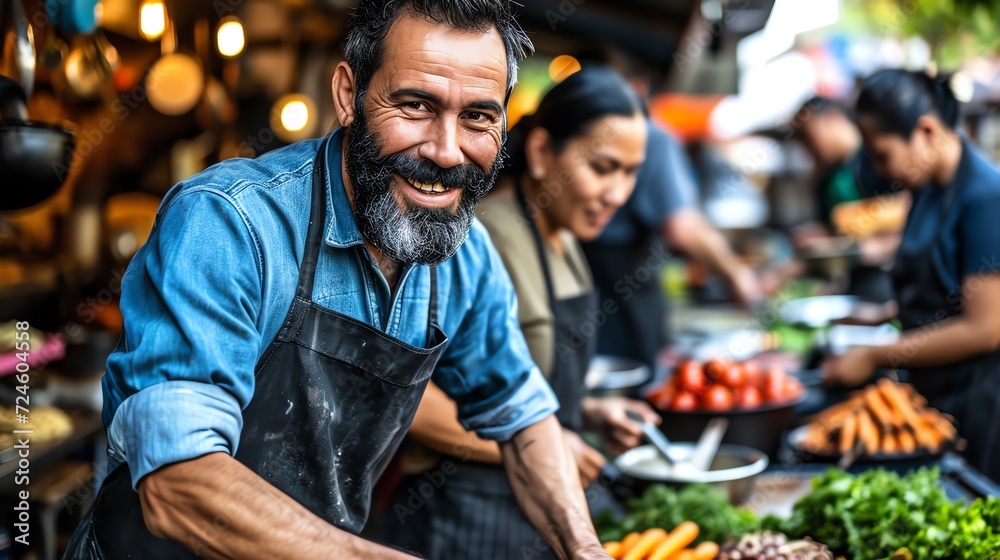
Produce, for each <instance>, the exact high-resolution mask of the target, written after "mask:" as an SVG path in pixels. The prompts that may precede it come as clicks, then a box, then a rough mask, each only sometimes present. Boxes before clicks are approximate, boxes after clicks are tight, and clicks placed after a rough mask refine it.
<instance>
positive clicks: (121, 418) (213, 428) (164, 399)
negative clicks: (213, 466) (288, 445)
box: [108, 381, 243, 488]
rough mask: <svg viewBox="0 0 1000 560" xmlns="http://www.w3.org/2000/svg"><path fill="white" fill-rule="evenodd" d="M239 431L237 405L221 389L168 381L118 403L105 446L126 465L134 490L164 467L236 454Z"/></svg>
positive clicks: (188, 382) (239, 418)
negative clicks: (187, 461) (205, 456)
mask: <svg viewBox="0 0 1000 560" xmlns="http://www.w3.org/2000/svg"><path fill="white" fill-rule="evenodd" d="M165 419H169V421H164V420H165ZM242 428H243V415H242V414H241V412H240V405H239V403H238V402H237V401H236V398H235V397H233V395H232V394H230V393H229V392H228V391H226V390H225V389H222V388H221V387H218V386H216V385H210V384H207V383H199V382H193V381H167V382H165V383H158V384H156V385H153V386H151V387H147V388H145V389H143V390H141V391H139V392H138V393H136V394H134V395H132V396H131V397H129V398H127V399H125V401H124V402H122V404H121V406H119V407H118V411H117V412H116V413H115V419H114V421H112V423H111V426H110V427H109V428H108V447H109V453H110V454H111V456H112V458H113V459H118V460H121V461H125V462H127V463H128V466H129V474H131V475H132V487H133V488H136V487H138V485H139V481H140V480H142V477H144V476H146V475H147V474H149V473H151V472H153V471H155V470H156V469H158V468H160V467H162V466H164V465H169V464H170V463H176V462H178V461H184V460H187V459H192V458H195V457H200V456H202V455H206V454H208V453H216V452H222V453H230V454H231V453H234V452H235V451H236V446H237V444H238V443H239V441H240V430H241V429H242Z"/></svg>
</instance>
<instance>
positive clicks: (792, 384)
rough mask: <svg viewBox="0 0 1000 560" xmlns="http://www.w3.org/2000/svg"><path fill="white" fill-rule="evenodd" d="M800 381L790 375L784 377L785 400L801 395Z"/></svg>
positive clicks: (791, 399)
mask: <svg viewBox="0 0 1000 560" xmlns="http://www.w3.org/2000/svg"><path fill="white" fill-rule="evenodd" d="M802 391H803V389H802V383H800V382H799V380H798V379H795V378H794V377H792V376H788V377H786V378H785V400H789V401H794V400H795V399H797V398H799V397H801V396H802Z"/></svg>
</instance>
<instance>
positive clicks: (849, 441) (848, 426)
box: [840, 414, 858, 453]
mask: <svg viewBox="0 0 1000 560" xmlns="http://www.w3.org/2000/svg"><path fill="white" fill-rule="evenodd" d="M857 437H858V415H857V414H852V415H850V416H848V417H847V419H846V420H844V425H843V426H841V428H840V452H841V453H847V452H849V451H850V450H851V449H854V440H856V439H857Z"/></svg>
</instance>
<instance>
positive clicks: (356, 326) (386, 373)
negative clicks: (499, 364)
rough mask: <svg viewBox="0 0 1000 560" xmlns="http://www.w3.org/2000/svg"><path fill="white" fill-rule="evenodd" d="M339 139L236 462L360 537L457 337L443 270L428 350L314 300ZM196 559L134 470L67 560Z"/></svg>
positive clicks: (319, 176)
mask: <svg viewBox="0 0 1000 560" xmlns="http://www.w3.org/2000/svg"><path fill="white" fill-rule="evenodd" d="M328 142H329V141H326V142H324V143H323V144H322V147H321V148H320V151H319V155H318V156H317V157H316V163H315V169H314V172H313V193H312V209H311V211H310V212H311V213H310V217H309V229H308V234H307V238H306V243H305V249H304V251H303V258H302V264H301V266H300V268H299V279H298V284H297V287H296V291H295V298H294V299H293V300H292V304H291V307H290V309H289V311H288V315H287V316H286V318H285V322H284V324H283V325H282V327H281V329H280V330H279V332H278V334H277V336H276V337H275V338H274V340H273V341H272V342H271V344H270V346H269V347H268V348H267V350H266V351H265V352H264V354H263V355H262V356H261V358H260V360H259V361H258V362H257V366H256V372H255V375H254V378H255V388H254V395H253V399H252V400H251V402H250V404H249V405H248V406H247V408H246V409H245V410H244V411H243V419H244V424H243V430H242V432H241V434H240V444H239V448H238V450H237V453H236V455H235V458H236V459H237V460H238V461H240V462H241V463H243V464H244V465H246V466H247V467H249V468H250V469H252V470H253V471H254V472H255V473H257V474H258V475H260V476H261V477H262V478H263V479H264V480H266V481H267V482H268V483H270V484H271V485H273V486H275V487H276V488H278V489H279V490H281V491H282V492H284V493H285V494H287V495H288V496H290V497H291V498H292V499H294V500H295V501H297V502H299V503H300V504H302V505H303V506H305V507H306V508H307V509H309V511H311V512H313V513H314V514H316V515H318V516H319V517H321V518H323V519H324V520H326V521H327V522H329V523H331V524H332V525H335V526H336V527H339V528H341V529H343V530H345V531H348V532H351V533H355V534H356V533H359V532H360V531H361V529H362V528H363V527H364V524H365V522H366V520H367V518H368V511H369V506H370V499H371V490H372V485H373V483H374V482H375V480H377V479H378V477H379V475H380V474H381V472H382V470H383V469H384V468H385V466H386V464H387V463H388V461H389V459H390V458H391V457H392V454H393V453H394V452H395V450H396V448H397V447H398V445H399V442H400V441H401V440H402V438H403V436H404V435H405V433H406V429H407V428H408V427H409V425H410V423H411V421H412V420H413V415H414V413H415V412H416V409H417V405H418V404H419V403H420V398H421V397H422V396H423V393H424V388H425V387H426V386H427V382H428V380H429V379H430V377H431V373H432V372H433V370H434V366H435V364H436V363H437V361H438V358H439V357H440V356H441V353H442V350H443V349H444V347H445V344H446V342H447V337H446V336H445V335H444V333H443V332H442V331H441V329H440V328H439V327H438V325H437V321H436V310H437V289H436V288H437V286H436V278H437V274H436V269H435V268H433V267H432V268H431V269H430V280H431V294H430V309H429V311H428V342H427V346H428V348H416V347H413V346H410V345H408V344H405V343H403V342H402V341H399V340H396V339H394V338H391V337H389V336H387V335H386V334H384V333H382V332H380V331H379V330H377V329H375V328H372V327H371V326H369V325H366V324H364V323H361V322H359V321H357V320H355V319H353V318H351V317H348V316H346V315H342V314H340V313H337V312H335V311H331V310H329V309H326V308H323V307H320V306H319V305H317V304H315V303H313V301H312V291H313V279H314V277H315V273H316V262H317V260H318V258H319V252H320V249H321V247H322V244H323V226H324V224H325V222H326V220H325V217H326V201H325V191H326V189H325V177H326V174H325V171H324V168H325V154H326V146H327V144H328ZM289 544H292V543H289ZM194 557H195V556H194V555H192V554H191V553H189V552H187V551H186V550H185V549H184V548H182V547H181V546H180V545H178V544H176V543H172V542H167V541H164V540H161V539H158V538H156V537H154V536H153V535H152V534H151V533H150V532H149V531H148V530H147V529H146V525H145V523H144V521H143V519H142V508H141V506H140V503H139V495H138V494H137V493H136V492H135V491H133V490H132V486H131V477H130V475H129V471H128V465H127V464H123V465H121V466H120V467H119V468H118V469H116V470H115V471H114V472H112V473H111V474H110V475H109V476H108V479H107V480H106V481H105V482H104V485H103V486H102V487H101V490H100V492H99V493H98V495H97V498H96V500H95V503H94V506H93V507H92V508H91V511H90V512H89V513H88V515H87V517H86V519H85V520H84V523H83V524H81V526H80V527H79V528H78V529H77V532H76V534H75V535H74V537H73V541H72V542H71V543H70V546H69V549H68V550H67V552H66V555H65V556H64V558H70V559H78V558H80V559H82V558H87V559H92V558H102V559H103V558H107V559H116V558H142V559H143V560H151V559H161V558H162V559H177V558H194Z"/></svg>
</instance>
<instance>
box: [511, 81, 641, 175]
mask: <svg viewBox="0 0 1000 560" xmlns="http://www.w3.org/2000/svg"><path fill="white" fill-rule="evenodd" d="M640 114H644V106H643V104H642V101H641V100H640V99H639V97H638V96H637V95H636V93H635V92H634V91H633V90H632V88H631V87H629V85H628V84H627V83H626V82H625V80H624V79H622V78H621V76H619V75H618V74H617V73H616V72H614V71H613V70H611V69H609V68H606V67H603V66H586V67H584V68H583V69H582V70H579V71H577V72H574V73H573V74H571V75H570V76H569V77H567V78H566V79H565V80H563V81H562V82H560V83H558V84H556V86H555V87H553V88H552V89H550V90H549V91H548V93H546V94H545V96H544V97H543V98H542V100H541V102H540V103H539V104H538V109H537V110H535V112H534V113H532V114H530V115H527V116H525V117H523V118H521V120H519V121H518V122H517V124H516V125H515V126H514V127H513V128H512V129H511V130H510V132H509V133H508V134H507V143H506V144H505V146H504V150H505V151H506V152H507V155H508V156H509V159H508V161H507V166H506V167H505V168H504V170H503V173H504V174H505V175H509V176H519V175H521V173H523V172H524V169H525V167H527V165H528V164H527V160H526V158H525V155H524V149H525V146H524V143H525V140H526V138H527V135H528V132H529V131H531V129H533V128H536V127H537V128H544V129H545V130H546V132H548V133H549V140H550V141H551V142H552V148H553V149H554V150H555V151H557V152H559V151H561V150H562V149H563V148H564V147H565V146H566V144H567V143H568V142H569V141H570V140H572V139H573V138H575V137H577V136H580V135H583V134H585V133H586V132H587V130H588V129H589V128H590V126H591V125H593V124H594V122H596V121H597V120H599V119H601V118H604V117H607V116H609V115H615V116H623V117H631V116H633V115H640Z"/></svg>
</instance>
